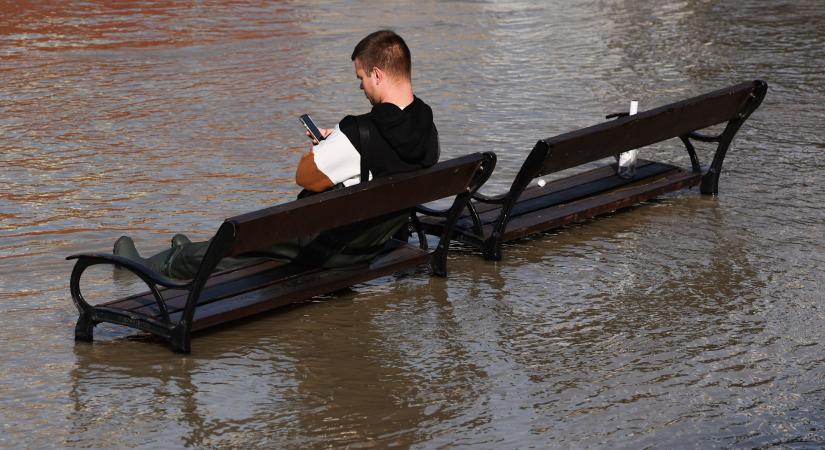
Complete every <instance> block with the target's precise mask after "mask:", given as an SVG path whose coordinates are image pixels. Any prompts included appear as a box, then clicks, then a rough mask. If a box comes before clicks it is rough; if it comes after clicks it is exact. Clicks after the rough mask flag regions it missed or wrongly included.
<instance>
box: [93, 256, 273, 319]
mask: <svg viewBox="0 0 825 450" xmlns="http://www.w3.org/2000/svg"><path fill="white" fill-rule="evenodd" d="M283 264H284V263H283V262H281V261H257V262H254V263H251V264H249V265H245V266H241V267H236V268H233V269H229V270H226V271H223V272H220V273H216V274H214V275H213V276H212V277H211V278H210V279H209V281H207V282H206V288H207V289H208V288H209V287H211V286H214V285H216V284H220V283H224V282H226V281H229V280H232V279H235V278H240V277H243V276H246V275H248V274H250V273H254V272H260V271H262V270H267V269H270V268H273V267H277V266H281V265H283ZM160 292H161V295H163V298H164V299H165V300H166V301H167V303H168V302H169V301H173V300H174V299H176V298H179V297H183V298H184V301H185V299H186V295H187V294H188V291H185V290H175V289H165V288H161V289H160ZM155 305H157V304H156V303H155V297H154V296H153V295H152V293H151V292H148V291H146V292H142V293H140V294H136V295H132V296H129V297H124V298H121V299H117V300H113V301H110V302H105V303H101V304H100V305H98V306H108V307H113V308H118V309H124V310H128V311H132V310H135V309H139V308H143V307H146V306H155Z"/></svg>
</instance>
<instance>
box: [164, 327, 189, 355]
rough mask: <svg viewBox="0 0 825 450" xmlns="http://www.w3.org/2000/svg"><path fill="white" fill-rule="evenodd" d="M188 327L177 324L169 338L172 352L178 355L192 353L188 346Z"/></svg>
mask: <svg viewBox="0 0 825 450" xmlns="http://www.w3.org/2000/svg"><path fill="white" fill-rule="evenodd" d="M188 328H189V327H186V326H184V325H183V324H178V326H176V327H175V328H174V329H173V330H172V333H171V334H170V336H169V344H170V345H171V346H172V350H174V351H176V352H178V353H189V352H191V351H192V346H191V345H190V343H191V340H190V335H191V333H189V329H188Z"/></svg>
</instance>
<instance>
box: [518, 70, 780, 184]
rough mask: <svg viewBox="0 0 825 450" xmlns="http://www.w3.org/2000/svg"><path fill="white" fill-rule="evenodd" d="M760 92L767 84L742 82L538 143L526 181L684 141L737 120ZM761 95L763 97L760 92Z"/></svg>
mask: <svg viewBox="0 0 825 450" xmlns="http://www.w3.org/2000/svg"><path fill="white" fill-rule="evenodd" d="M763 89H765V83H764V82H762V81H758V80H757V81H752V82H746V83H741V84H737V85H734V86H730V87H727V88H724V89H719V90H717V91H714V92H710V93H707V94H704V95H700V96H697V97H692V98H689V99H687V100H683V101H680V102H676V103H671V104H669V105H665V106H662V107H659V108H656V109H651V110H649V111H644V112H641V113H639V114H636V115H633V116H626V117H622V118H620V119H617V120H613V121H610V122H605V123H601V124H598V125H594V126H591V127H587V128H582V129H580V130H576V131H573V132H570V133H565V134H561V135H558V136H555V137H552V138H548V139H544V140H541V141H539V142H538V143H537V144H536V147H535V148H534V149H533V151H534V152H537V153H544V155H545V156H544V158H543V160H544V161H543V162H542V163H541V164H540V165H539V166H537V167H535V169H534V171H533V173H532V174H530V175H532V176H531V177H530V178H535V177H538V176H542V175H546V174H550V173H553V172H558V171H561V170H565V169H569V168H571V167H576V166H579V165H581V164H584V163H587V162H591V161H596V160H598V159H602V158H606V157H609V156H612V155H617V154H619V153H622V152H626V151H628V150H634V149H638V148H641V147H645V146H647V145H651V144H654V143H657V142H661V141H665V140H668V139H672V138H678V137H681V136H686V135H688V134H689V133H690V132H693V131H697V130H701V129H703V128H707V127H710V126H712V125H716V124H720V123H724V122H728V121H730V120H733V119H736V118H737V116H738V115H740V114H742V113H743V112H744V110H745V109H746V108H745V106H746V103H748V101H749V100H750V99H752V98H753V97H754V95H756V92H757V91H760V90H763ZM761 95H763V96H764V92H762V93H761ZM759 100H760V101H761V98H760V99H759ZM757 105H758V104H757ZM528 159H530V158H528ZM533 159H535V158H533ZM526 165H527V162H525V166H526Z"/></svg>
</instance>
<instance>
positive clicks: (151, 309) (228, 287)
mask: <svg viewBox="0 0 825 450" xmlns="http://www.w3.org/2000/svg"><path fill="white" fill-rule="evenodd" d="M257 269H258V270H256V271H254V272H252V271H243V272H240V271H239V272H236V273H233V274H232V275H233V276H232V278H229V279H225V280H224V281H223V282H221V283H214V284H212V285H211V286H209V287H207V288H206V289H204V290H203V292H201V295H200V297H198V305H205V304H207V303H212V302H216V301H222V300H224V299H226V298H228V297H232V296H234V295H238V294H240V293H243V292H246V291H252V290H255V289H262V288H264V287H266V286H268V285H270V284H273V283H280V282H283V281H286V280H288V279H290V278H295V277H300V276H303V275H305V274H306V273H308V272H313V271H318V270H321V269H307V268H306V267H300V266H296V265H293V264H283V263H280V264H278V265H261V266H258V267H257ZM186 298H187V297H186V296H185V295H182V296H177V297H174V298H170V299H168V300H167V301H166V308H167V310H168V311H169V314H174V313H177V312H179V311H181V310H182V309H183V308H184V307H185V305H186ZM134 312H137V313H140V314H146V315H149V316H154V315H157V314H159V311H158V309H157V306H156V305H155V304H152V305H147V306H145V307H142V308H137V309H135V310H134Z"/></svg>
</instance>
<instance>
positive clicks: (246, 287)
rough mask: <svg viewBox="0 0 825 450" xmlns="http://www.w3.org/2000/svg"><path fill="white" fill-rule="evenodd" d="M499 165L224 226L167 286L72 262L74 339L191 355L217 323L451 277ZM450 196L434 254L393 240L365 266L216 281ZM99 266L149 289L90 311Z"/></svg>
mask: <svg viewBox="0 0 825 450" xmlns="http://www.w3.org/2000/svg"><path fill="white" fill-rule="evenodd" d="M494 167H495V156H494V155H493V154H491V153H483V154H482V153H476V154H473V155H468V156H464V157H461V158H456V159H453V160H450V161H445V162H442V163H439V164H436V165H435V166H433V167H431V168H428V169H423V170H420V171H415V172H409V173H404V174H400V175H395V176H390V177H384V178H380V179H376V180H373V181H370V182H366V183H361V184H358V185H355V186H351V187H349V188H344V189H340V190H335V191H330V192H325V193H322V194H318V195H315V196H311V197H308V198H304V199H301V200H296V201H293V202H289V203H285V204H282V205H277V206H273V207H270V208H266V209H262V210H260V211H255V212H251V213H248V214H243V215H240V216H236V217H232V218H229V219H226V220H225V221H224V222H223V224H222V225H221V226H220V228H219V229H218V231H217V233H216V234H215V236H214V237H213V238H212V240H211V244H210V246H209V249H208V251H207V253H206V255H205V257H204V260H203V262H202V264H201V266H200V268H199V270H198V272H197V275H196V276H195V277H194V278H193V279H192V280H183V281H181V280H174V279H169V278H166V277H164V276H162V275H160V274H158V273H156V272H154V271H152V270H151V269H150V268H148V267H146V266H145V265H143V264H141V263H139V262H136V261H134V260H131V259H127V258H123V257H119V256H115V255H112V254H107V253H88V254H78V255H72V256H69V257H68V258H67V259H70V260H71V259H76V260H77V262H76V263H75V266H74V269H73V271H72V275H71V279H70V291H71V295H72V299H73V301H74V304H75V306H76V307H77V309H78V312H79V317H78V320H77V325H76V326H75V339H76V340H80V341H92V339H93V329H94V327H95V325H97V324H98V323H101V322H109V323H114V324H119V325H125V326H127V327H131V328H136V329H139V330H142V331H146V332H149V333H152V334H154V335H157V336H160V337H162V338H164V339H166V340H167V341H168V342H169V343H170V344H171V346H172V348H173V349H174V350H175V351H178V352H182V353H189V352H190V350H191V345H190V341H191V333H192V332H193V331H196V330H200V329H204V328H207V327H210V326H213V325H217V324H219V323H224V322H228V321H230V320H235V319H239V318H242V317H247V316H250V315H254V314H257V313H260V312H262V311H267V310H271V309H274V308H277V307H280V306H283V305H286V304H289V303H293V302H298V301H302V300H305V299H307V298H311V297H314V296H317V295H321V294H325V293H330V292H334V291H336V290H340V289H343V288H346V287H349V286H352V285H354V284H357V283H361V282H365V281H368V280H371V279H374V278H377V277H380V276H385V275H390V274H392V273H395V272H399V271H403V270H408V269H411V268H414V267H417V266H421V265H427V266H429V268H430V269H431V273H432V274H433V275H436V276H442V277H443V276H446V274H447V252H448V250H449V243H450V239H449V235H450V232H451V230H452V226H453V224H454V223H455V220H456V218H457V217H458V215H459V214H460V211H461V209H462V205H463V204H464V203H465V202H466V201H467V200H468V198H469V197H470V196H471V195H472V194H473V193H474V192H475V190H476V189H478V187H479V186H481V185H482V184H483V183H484V181H485V180H486V179H487V178H488V177H489V176H490V174H491V173H492V170H493V168H494ZM453 196H455V198H454V201H453V206H452V207H451V208H450V211H451V212H450V213H448V219H447V222H448V224H447V226H446V227H445V231H444V234H443V235H442V236H441V239H440V240H439V242H438V245H437V247H436V248H435V249H434V250H432V251H428V249H427V245H426V239H422V240H421V246H420V248H419V247H415V246H413V245H411V244H408V243H406V242H403V241H401V240H398V239H393V240H392V241H391V242H389V243H388V245H387V246H386V249H385V252H384V253H383V254H382V255H380V256H379V257H377V258H376V259H375V260H374V261H373V263H372V264H371V265H370V266H369V267H365V268H354V269H346V270H338V269H336V270H324V269H319V268H310V267H301V266H298V265H296V264H293V263H284V262H275V261H265V262H261V261H258V262H256V263H254V264H250V266H248V267H242V268H237V269H232V270H228V271H225V272H221V273H213V271H214V269H215V267H216V265H217V264H218V262H219V261H220V260H221V259H223V258H225V257H229V256H238V255H247V254H254V252H255V251H256V250H259V249H261V248H263V247H266V246H268V245H272V244H276V243H278V242H283V241H286V240H289V239H292V238H297V237H301V236H307V235H311V234H314V233H318V232H321V231H325V230H330V229H334V228H337V227H341V226H344V225H349V224H353V223H358V222H361V221H363V220H367V219H371V218H376V217H382V216H384V215H386V214H390V213H397V212H400V211H403V210H412V208H414V207H415V206H416V205H418V204H421V203H425V202H430V201H435V200H439V199H443V198H448V197H453ZM353 205H357V206H358V207H357V208H354V207H353ZM98 264H108V265H115V266H119V267H121V268H123V269H126V270H129V271H131V272H133V273H134V274H135V275H137V276H138V277H139V278H140V279H141V280H143V282H145V283H146V285H147V286H148V287H149V292H146V293H142V294H138V295H135V296H130V297H126V298H122V299H116V300H113V301H109V302H106V303H102V304H99V305H96V306H93V305H90V304H89V303H88V302H87V301H86V300H85V299H84V298H83V295H82V293H81V289H80V279H81V276H82V275H83V272H84V271H85V270H86V269H87V268H88V267H90V266H94V265H98Z"/></svg>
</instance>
